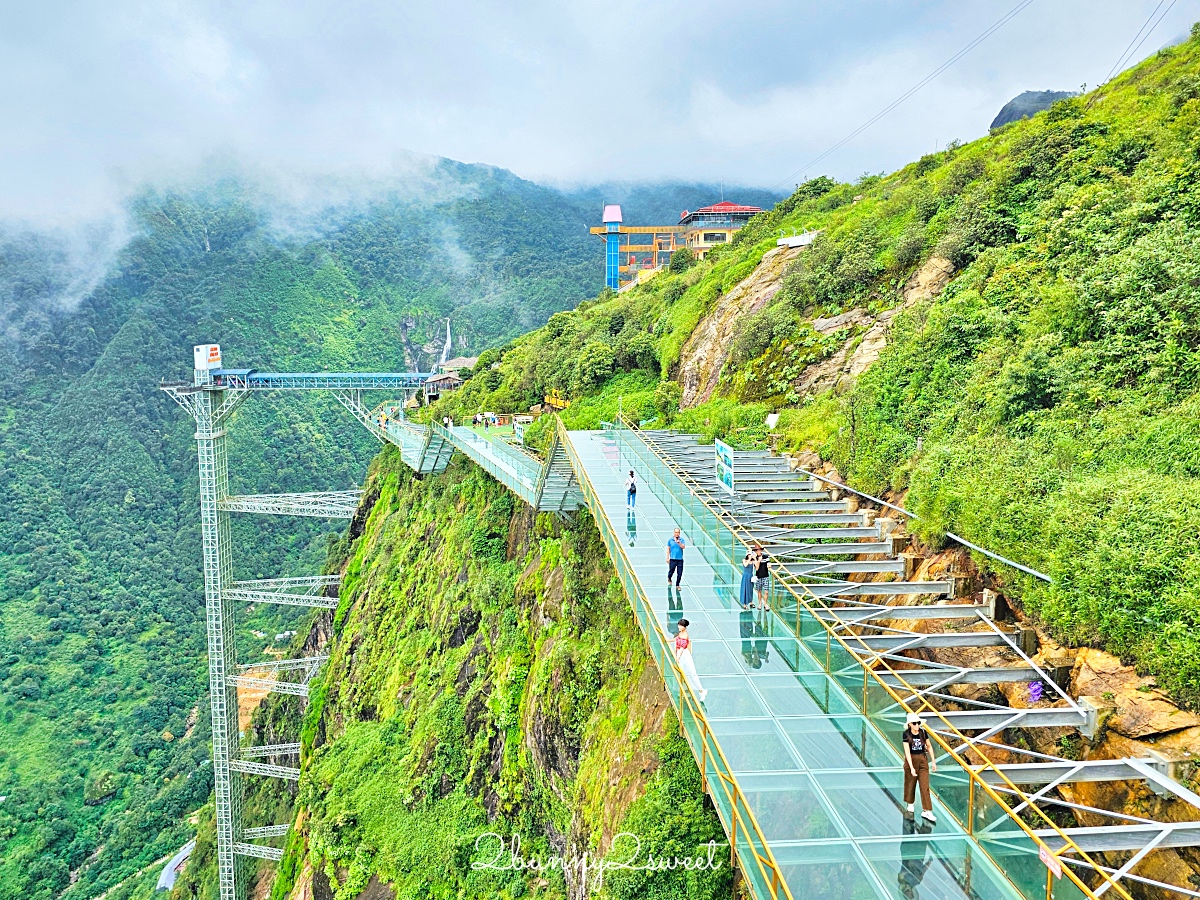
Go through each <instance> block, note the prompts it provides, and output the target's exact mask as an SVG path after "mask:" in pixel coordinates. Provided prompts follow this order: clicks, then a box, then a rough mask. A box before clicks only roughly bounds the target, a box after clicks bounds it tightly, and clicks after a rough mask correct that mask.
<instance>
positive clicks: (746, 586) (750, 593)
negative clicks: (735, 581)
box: [738, 547, 758, 609]
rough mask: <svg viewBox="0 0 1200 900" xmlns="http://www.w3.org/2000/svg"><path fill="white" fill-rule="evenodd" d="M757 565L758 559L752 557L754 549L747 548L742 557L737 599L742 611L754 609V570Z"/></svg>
mask: <svg viewBox="0 0 1200 900" xmlns="http://www.w3.org/2000/svg"><path fill="white" fill-rule="evenodd" d="M757 565H758V557H757V556H755V555H754V548H753V547H747V548H746V555H745V556H743V557H742V584H741V589H740V591H739V593H740V596H739V597H738V599H739V600H741V603H742V609H754V569H755V566H757Z"/></svg>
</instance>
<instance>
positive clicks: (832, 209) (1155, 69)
mask: <svg viewBox="0 0 1200 900" xmlns="http://www.w3.org/2000/svg"><path fill="white" fill-rule="evenodd" d="M1198 173H1200V36H1198V35H1197V34H1193V37H1192V39H1191V40H1189V41H1187V42H1186V43H1183V44H1181V45H1178V46H1175V47H1171V48H1167V49H1164V50H1162V51H1160V52H1159V53H1158V54H1156V55H1155V56H1153V57H1151V58H1150V59H1149V60H1147V61H1146V62H1144V63H1142V64H1141V65H1139V66H1137V67H1136V68H1134V69H1132V70H1130V71H1129V72H1127V73H1125V74H1123V75H1121V76H1120V77H1118V78H1117V79H1116V80H1115V81H1113V82H1112V83H1110V84H1109V85H1108V86H1106V87H1105V88H1104V89H1102V90H1101V91H1099V92H1097V93H1094V94H1092V95H1089V96H1082V97H1071V98H1067V99H1064V100H1061V101H1059V102H1058V103H1056V104H1054V106H1053V107H1051V108H1050V109H1049V110H1047V111H1045V112H1043V113H1041V114H1039V115H1037V116H1035V117H1034V118H1032V119H1027V120H1023V121H1018V122H1014V123H1012V124H1010V125H1007V126H1005V127H1003V128H1001V129H999V130H997V131H996V132H995V133H993V134H992V135H990V136H989V137H986V138H983V139H981V140H978V141H976V142H974V143H971V144H968V145H965V146H960V145H957V144H953V145H951V146H950V147H948V148H947V149H946V150H945V151H943V152H939V153H933V154H929V155H928V156H925V157H922V158H921V159H920V160H918V161H917V162H914V163H912V164H910V165H908V166H906V167H904V168H903V169H901V170H900V171H898V172H895V173H893V174H891V175H889V176H886V177H883V176H869V177H864V178H863V179H861V180H860V181H859V182H858V183H856V184H837V183H834V182H833V181H831V180H829V179H824V178H822V179H817V180H815V181H811V182H809V183H807V184H805V185H802V186H801V187H800V188H799V189H798V190H797V192H796V193H795V194H794V195H793V196H792V197H790V198H788V199H787V200H785V201H784V202H783V203H781V204H779V205H778V206H777V207H776V208H775V209H774V210H772V211H771V212H769V213H766V214H764V215H761V216H759V217H758V218H757V219H756V220H754V221H753V222H752V223H751V225H750V226H749V227H747V228H746V229H744V230H743V231H742V232H741V233H739V235H738V236H737V239H736V240H735V241H734V242H733V243H732V244H731V245H730V246H728V247H726V248H722V249H721V250H718V251H715V252H713V253H711V254H710V255H709V256H708V257H707V258H706V259H705V261H704V262H703V263H701V264H698V265H695V266H692V267H690V268H687V267H685V266H680V267H679V268H681V269H685V271H682V272H675V273H670V272H669V273H666V274H664V275H660V276H659V277H658V278H656V279H654V280H653V281H651V282H649V283H648V284H647V285H645V286H643V287H640V288H638V289H636V290H634V291H631V292H629V293H628V294H622V295H621V296H620V297H611V296H601V297H600V298H598V300H597V301H595V302H590V303H586V304H581V305H580V306H579V308H578V309H577V310H575V311H572V312H563V313H558V314H556V315H554V316H552V317H551V319H550V321H549V322H548V324H547V326H546V327H545V328H543V329H541V330H539V331H538V332H536V333H534V334H532V335H530V336H529V337H527V338H525V339H523V340H520V341H517V342H514V343H512V344H510V345H507V346H506V347H504V348H502V349H500V350H497V351H495V352H490V353H488V354H485V355H484V356H483V357H481V359H480V362H479V365H478V366H477V367H476V369H475V371H474V373H473V374H472V378H471V379H470V381H468V382H467V384H466V385H465V386H464V388H463V390H462V391H460V392H459V393H458V394H457V395H455V396H453V397H450V398H447V399H445V400H443V401H442V405H441V406H440V407H439V408H438V409H435V410H433V414H434V415H443V414H446V413H450V414H453V415H458V416H461V415H464V414H470V413H472V412H475V411H476V410H479V409H492V408H498V409H520V408H524V407H527V406H529V405H530V404H533V403H536V402H538V401H539V400H540V399H541V397H542V395H543V393H544V392H545V391H547V390H549V389H551V388H557V389H560V390H563V391H565V392H567V394H568V395H569V396H571V397H572V398H573V399H574V403H573V404H572V406H571V407H570V408H569V409H568V410H567V411H566V413H565V418H566V419H567V420H568V422H569V424H571V425H573V426H591V427H594V426H595V425H596V423H598V422H599V421H601V420H603V419H606V418H611V417H612V416H613V415H615V414H616V412H617V408H618V398H620V402H621V403H622V404H623V409H624V411H625V412H626V413H627V414H629V415H632V416H633V417H635V418H640V419H647V420H654V419H657V420H658V421H662V420H664V419H671V418H672V417H676V416H678V418H677V419H676V422H677V424H679V425H681V426H683V427H687V428H690V429H694V430H698V431H702V432H704V433H706V434H708V435H709V436H712V435H724V436H726V437H729V438H731V439H733V440H736V441H740V442H744V443H747V444H755V443H758V444H761V443H763V442H764V441H766V440H767V439H768V435H767V433H766V429H765V426H764V425H763V418H764V415H765V413H767V412H768V411H771V410H780V411H781V418H780V423H779V426H778V428H777V430H776V434H775V435H772V436H770V438H771V440H773V441H775V442H776V444H777V445H778V446H779V447H781V448H784V449H788V448H790V449H800V448H808V449H818V450H819V451H820V452H821V453H822V454H823V455H824V456H825V457H826V458H828V459H832V460H833V461H834V462H835V463H836V464H837V466H838V468H839V470H840V471H841V472H842V473H843V474H844V475H845V476H846V477H848V478H849V479H850V480H851V481H852V482H853V483H854V484H856V485H857V486H859V487H861V488H863V489H865V490H867V491H869V492H872V493H875V492H879V491H888V490H890V491H898V492H902V491H907V499H906V503H907V505H908V506H909V507H911V508H913V509H914V510H915V511H916V512H917V513H919V514H920V516H921V519H920V520H919V521H918V522H917V526H918V527H919V529H920V530H921V531H922V532H923V534H924V536H925V537H926V538H928V539H930V540H932V541H937V540H938V539H939V536H940V535H941V534H942V533H944V532H945V531H947V530H951V531H954V532H956V533H959V534H962V535H965V536H966V537H968V538H970V539H972V540H975V541H977V542H979V543H982V544H984V545H986V546H988V547H990V548H992V549H994V550H996V551H999V552H1001V553H1003V554H1005V555H1007V556H1009V557H1012V558H1015V559H1018V560H1020V561H1022V562H1024V563H1026V564H1028V565H1032V566H1034V567H1035V568H1038V569H1040V570H1043V571H1045V572H1047V573H1049V574H1050V575H1051V576H1052V577H1053V579H1054V583H1053V584H1052V585H1045V584H1042V583H1037V582H1032V581H1031V582H1029V583H1022V582H1020V581H1014V582H1012V583H1010V585H1009V587H1010V589H1011V590H1012V591H1013V592H1014V593H1016V594H1017V595H1019V596H1020V597H1021V599H1022V600H1023V601H1024V603H1025V604H1026V607H1027V609H1028V610H1029V611H1031V612H1033V613H1035V614H1038V615H1040V616H1041V617H1042V619H1043V621H1044V622H1045V624H1046V626H1047V627H1048V628H1049V630H1050V631H1051V632H1052V633H1053V634H1054V635H1055V636H1056V637H1058V638H1059V639H1060V640H1063V641H1065V642H1068V643H1072V644H1093V645H1099V646H1103V647H1106V648H1107V649H1109V650H1111V651H1112V652H1114V653H1117V654H1119V655H1121V656H1123V657H1125V658H1126V659H1128V660H1131V661H1133V662H1135V663H1136V664H1137V665H1138V666H1139V667H1141V669H1142V670H1143V671H1145V672H1148V673H1151V674H1154V675H1156V676H1157V677H1158V678H1159V680H1160V682H1161V683H1162V684H1163V685H1164V686H1165V687H1167V688H1168V689H1169V690H1170V691H1171V692H1172V693H1173V694H1174V696H1175V697H1177V698H1178V699H1180V700H1182V701H1184V702H1186V703H1189V704H1197V703H1200V636H1198V635H1200V629H1198V628H1197V625H1200V565H1198V560H1200V553H1197V550H1196V544H1195V538H1196V535H1197V534H1198V533H1200V502H1198V501H1200V424H1198V423H1200V417H1198V415H1197V414H1198V413H1200V396H1198V394H1197V388H1198V386H1200V385H1198V380H1200V202H1198V200H1197V190H1198V188H1197V174H1198ZM777 228H817V229H820V230H821V234H820V236H819V237H818V238H817V240H816V241H815V242H814V243H813V244H812V246H811V248H810V249H809V250H806V251H805V252H804V253H802V254H801V255H800V256H799V257H798V259H797V260H796V261H795V262H794V263H793V264H792V265H791V267H790V268H789V270H788V272H787V274H786V276H785V278H784V279H783V283H782V287H781V289H780V290H779V292H778V293H777V294H776V295H775V296H774V298H773V299H772V301H771V303H770V305H768V306H767V307H766V308H765V309H763V310H762V311H760V312H758V313H756V314H754V315H751V316H746V317H744V319H743V320H742V322H741V323H740V327H739V329H738V332H737V334H736V335H735V337H734V339H733V342H732V348H731V354H730V357H729V360H728V362H727V364H726V369H725V372H724V374H723V376H722V380H721V390H720V392H719V394H718V396H717V398H716V399H714V400H713V401H711V402H710V403H708V404H706V405H704V406H702V407H698V408H695V409H691V410H685V411H683V412H682V413H677V412H676V410H675V405H676V403H677V400H678V397H679V393H678V386H677V385H675V384H673V383H672V382H671V381H669V380H664V379H670V378H671V377H672V376H674V375H675V374H676V372H677V368H678V364H679V360H680V353H681V348H682V347H683V346H684V343H685V342H686V340H687V338H688V337H689V336H690V335H691V334H692V332H693V330H694V329H695V326H696V324H697V323H698V322H699V321H700V320H701V318H702V317H703V315H705V314H706V313H708V312H709V311H711V310H712V309H713V307H714V305H715V304H716V301H717V299H718V298H719V297H721V296H722V295H723V294H725V293H728V292H729V291H730V289H731V288H732V287H733V286H734V285H736V284H737V283H738V282H739V281H741V280H742V279H743V278H744V277H745V276H746V275H747V274H749V273H750V272H752V271H753V270H754V268H755V266H756V265H757V264H758V262H759V261H760V260H761V258H762V256H763V254H764V253H765V252H767V251H768V250H770V249H771V248H772V247H773V246H774V243H775V241H774V237H775V235H776V233H777V232H776V229H777ZM931 257H938V258H939V259H941V260H946V261H948V262H949V263H950V264H951V265H952V266H953V269H954V272H955V277H954V278H953V280H952V281H951V282H950V284H949V285H948V287H947V288H946V290H945V291H944V293H942V294H941V295H940V296H938V297H936V298H935V299H932V300H923V301H920V302H917V303H915V304H914V305H912V306H911V308H907V309H902V310H900V311H899V314H898V315H897V317H896V319H895V321H894V326H893V328H892V333H891V338H890V343H889V346H888V348H887V349H886V350H885V351H884V353H883V355H882V356H881V357H880V359H879V360H878V362H877V363H876V364H875V365H873V366H872V367H871V368H869V369H868V370H867V371H866V372H865V373H864V374H863V375H862V376H861V377H860V378H859V379H858V380H857V382H856V384H855V385H854V386H853V388H852V389H849V390H842V391H840V392H838V393H835V394H829V393H826V394H816V395H814V394H812V393H807V394H805V393H804V392H803V391H802V390H801V388H800V385H801V383H802V379H801V377H800V376H801V375H802V373H803V372H804V370H805V367H806V366H807V365H808V364H810V363H812V362H816V361H820V360H822V359H825V358H827V357H828V356H829V355H830V354H831V353H833V352H835V351H836V350H837V349H838V348H840V347H846V348H847V349H849V350H853V348H854V347H855V346H856V344H857V342H858V341H860V340H861V339H862V336H863V331H864V326H861V325H848V326H846V327H845V328H843V329H840V330H838V331H836V332H833V333H832V334H821V333H818V332H817V331H815V330H814V329H813V328H812V326H811V324H810V323H811V321H812V320H813V319H814V318H816V317H828V316H833V315H836V314H839V313H842V312H846V311H849V310H853V309H860V310H862V311H863V313H864V315H867V316H874V315H877V314H879V313H880V312H883V311H884V310H889V309H893V308H895V307H897V306H898V305H901V304H902V298H903V296H904V294H903V289H904V286H905V284H906V283H907V282H908V281H909V279H910V276H911V275H912V274H913V273H914V272H916V271H917V270H919V269H921V268H922V266H923V265H925V263H926V262H927V261H928V260H929V259H930V258H931ZM660 417H661V418H660Z"/></svg>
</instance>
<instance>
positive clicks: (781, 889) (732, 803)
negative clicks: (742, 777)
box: [547, 415, 795, 900]
mask: <svg viewBox="0 0 1200 900" xmlns="http://www.w3.org/2000/svg"><path fill="white" fill-rule="evenodd" d="M555 419H556V424H557V433H556V440H558V441H559V443H560V444H561V446H562V447H563V450H564V452H565V453H566V454H567V456H568V457H569V458H570V460H571V463H572V468H573V469H575V472H576V474H577V475H578V476H579V483H580V486H581V487H582V488H583V490H584V492H585V495H590V496H591V498H592V499H593V504H589V505H590V506H592V508H593V514H594V515H596V517H597V520H599V518H600V517H601V516H604V513H603V507H602V506H601V505H600V503H599V501H598V500H597V499H596V497H597V494H596V489H595V487H594V486H593V485H592V482H591V479H590V478H589V477H588V475H587V470H586V468H585V467H584V466H583V464H582V463H581V462H580V461H579V459H578V457H577V456H576V455H575V448H574V446H573V445H572V444H571V441H570V439H569V438H568V436H567V434H566V426H565V425H563V423H562V419H561V418H559V417H558V416H557V415H556V416H555ZM548 464H549V463H548V462H547V465H548ZM604 518H606V519H607V517H606V516H605V517H604ZM602 531H608V532H610V533H611V529H602ZM602 536H603V537H609V536H610V534H602ZM606 543H609V542H608V541H606ZM614 551H615V554H616V555H617V556H619V557H620V558H621V560H622V561H623V563H624V566H625V571H626V572H628V573H629V576H630V577H629V585H627V590H628V588H629V587H630V586H631V587H632V588H633V593H634V596H633V597H631V598H630V599H631V600H634V601H635V602H636V603H637V604H639V605H640V606H641V607H642V609H643V611H644V612H645V615H646V620H647V621H654V620H655V618H656V615H655V613H654V609H653V607H651V606H650V602H649V599H648V598H647V597H646V596H645V594H644V593H643V592H642V591H641V590H640V587H639V585H638V583H637V579H636V577H634V576H633V571H634V569H633V564H632V563H631V562H630V561H629V557H628V556H626V555H625V549H624V547H622V546H621V542H620V541H619V540H613V541H611V543H609V553H610V554H611V553H614ZM637 618H638V619H639V622H640V621H641V618H640V617H637ZM642 632H643V634H644V635H645V637H646V640H647V642H649V641H650V635H649V632H648V629H646V628H644V627H643V628H642ZM654 634H655V636H656V637H657V638H658V641H659V644H660V647H661V648H662V650H663V658H664V660H665V661H666V662H668V663H669V664H670V666H671V669H672V671H673V672H674V673H675V677H676V679H677V681H678V683H679V706H680V713H681V718H680V727H681V728H682V730H683V733H684V735H685V736H687V729H686V728H684V727H683V719H682V712H683V708H684V707H685V706H686V707H687V709H688V711H689V712H690V713H691V714H692V719H693V721H694V722H696V723H697V725H698V727H699V728H700V730H701V748H702V750H701V754H700V755H699V756H698V757H697V762H698V763H699V764H700V777H701V780H702V782H704V783H705V784H706V785H707V781H708V778H707V775H706V772H705V768H706V766H705V756H706V753H707V746H708V744H709V743H710V742H711V744H712V746H713V750H714V751H715V752H716V754H717V758H718V759H719V761H720V763H721V765H722V766H723V768H724V771H721V770H720V769H718V771H717V775H719V776H720V778H721V783H722V787H723V788H724V791H725V794H726V798H727V799H728V800H729V810H730V816H731V817H732V820H733V825H732V834H731V836H730V842H729V844H730V853H731V854H733V853H736V852H737V843H736V841H737V831H738V823H739V822H740V823H741V825H742V830H743V831H745V829H746V822H747V820H748V823H749V826H750V827H751V828H752V829H753V833H754V834H755V835H757V837H758V840H759V842H761V844H762V847H763V849H764V851H765V855H764V854H761V853H759V852H758V849H757V848H756V847H755V846H754V843H753V842H750V843H749V849H750V851H751V853H752V855H753V857H754V860H755V862H756V863H757V865H758V867H759V870H760V874H761V875H762V876H763V877H764V878H766V879H767V880H768V883H769V885H770V890H771V896H772V898H776V900H778V898H783V900H795V898H794V896H793V894H792V892H791V889H790V888H789V887H788V885H787V882H786V881H785V880H784V879H783V875H782V874H781V872H780V868H779V863H778V862H777V861H776V860H775V854H774V853H773V852H772V850H771V845H770V842H769V841H768V840H767V837H766V835H765V834H763V831H762V828H760V827H759V824H758V820H757V819H756V818H755V816H754V813H753V812H752V811H751V810H750V804H749V803H748V802H747V801H746V797H745V794H743V793H742V789H741V786H740V785H739V784H738V782H737V779H736V778H735V777H734V775H733V768H732V766H730V765H729V761H728V760H727V759H726V758H725V753H724V751H723V750H722V749H721V745H720V743H719V742H718V741H717V740H716V738H715V736H713V734H712V731H711V729H710V728H709V726H708V717H707V716H706V715H705V713H704V710H703V709H702V708H701V706H700V703H699V701H698V700H697V699H696V697H695V695H694V694H693V692H692V688H691V685H690V684H689V683H688V680H687V677H686V676H685V675H684V673H683V670H682V669H680V668H679V665H678V664H677V663H676V662H675V656H674V654H673V653H672V652H671V648H670V645H669V644H668V643H667V641H666V640H665V639H664V638H663V635H662V632H661V631H660V630H658V629H654ZM650 655H651V657H653V656H654V654H653V652H651V654H650ZM685 687H686V691H685V690H684V689H685ZM689 743H690V741H689ZM692 752H693V754H695V748H693V749H692ZM741 809H745V814H744V815H743V814H742V813H741V811H740V810H741Z"/></svg>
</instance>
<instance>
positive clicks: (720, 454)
mask: <svg viewBox="0 0 1200 900" xmlns="http://www.w3.org/2000/svg"><path fill="white" fill-rule="evenodd" d="M713 446H714V447H715V448H716V454H717V483H718V484H719V485H721V487H723V488H724V489H725V490H727V491H729V493H731V494H732V493H733V448H732V447H730V446H729V445H728V444H727V443H725V442H724V441H720V440H718V441H715V442H714V443H713Z"/></svg>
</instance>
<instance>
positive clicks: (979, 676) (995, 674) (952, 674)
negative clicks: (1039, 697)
mask: <svg viewBox="0 0 1200 900" xmlns="http://www.w3.org/2000/svg"><path fill="white" fill-rule="evenodd" d="M879 677H880V679H881V680H882V681H883V682H884V683H885V684H888V685H891V686H892V687H900V686H901V685H902V683H907V684H908V685H910V686H911V687H930V686H931V685H947V684H1002V683H1004V682H1009V681H1038V680H1039V679H1040V678H1041V673H1040V672H1038V670H1037V669H1032V668H1029V667H1028V666H1009V667H1001V666H997V667H996V668H984V669H954V668H950V667H946V666H939V667H930V668H925V669H902V670H900V671H898V672H897V673H896V674H895V675H893V674H892V673H891V672H880V673H879Z"/></svg>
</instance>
